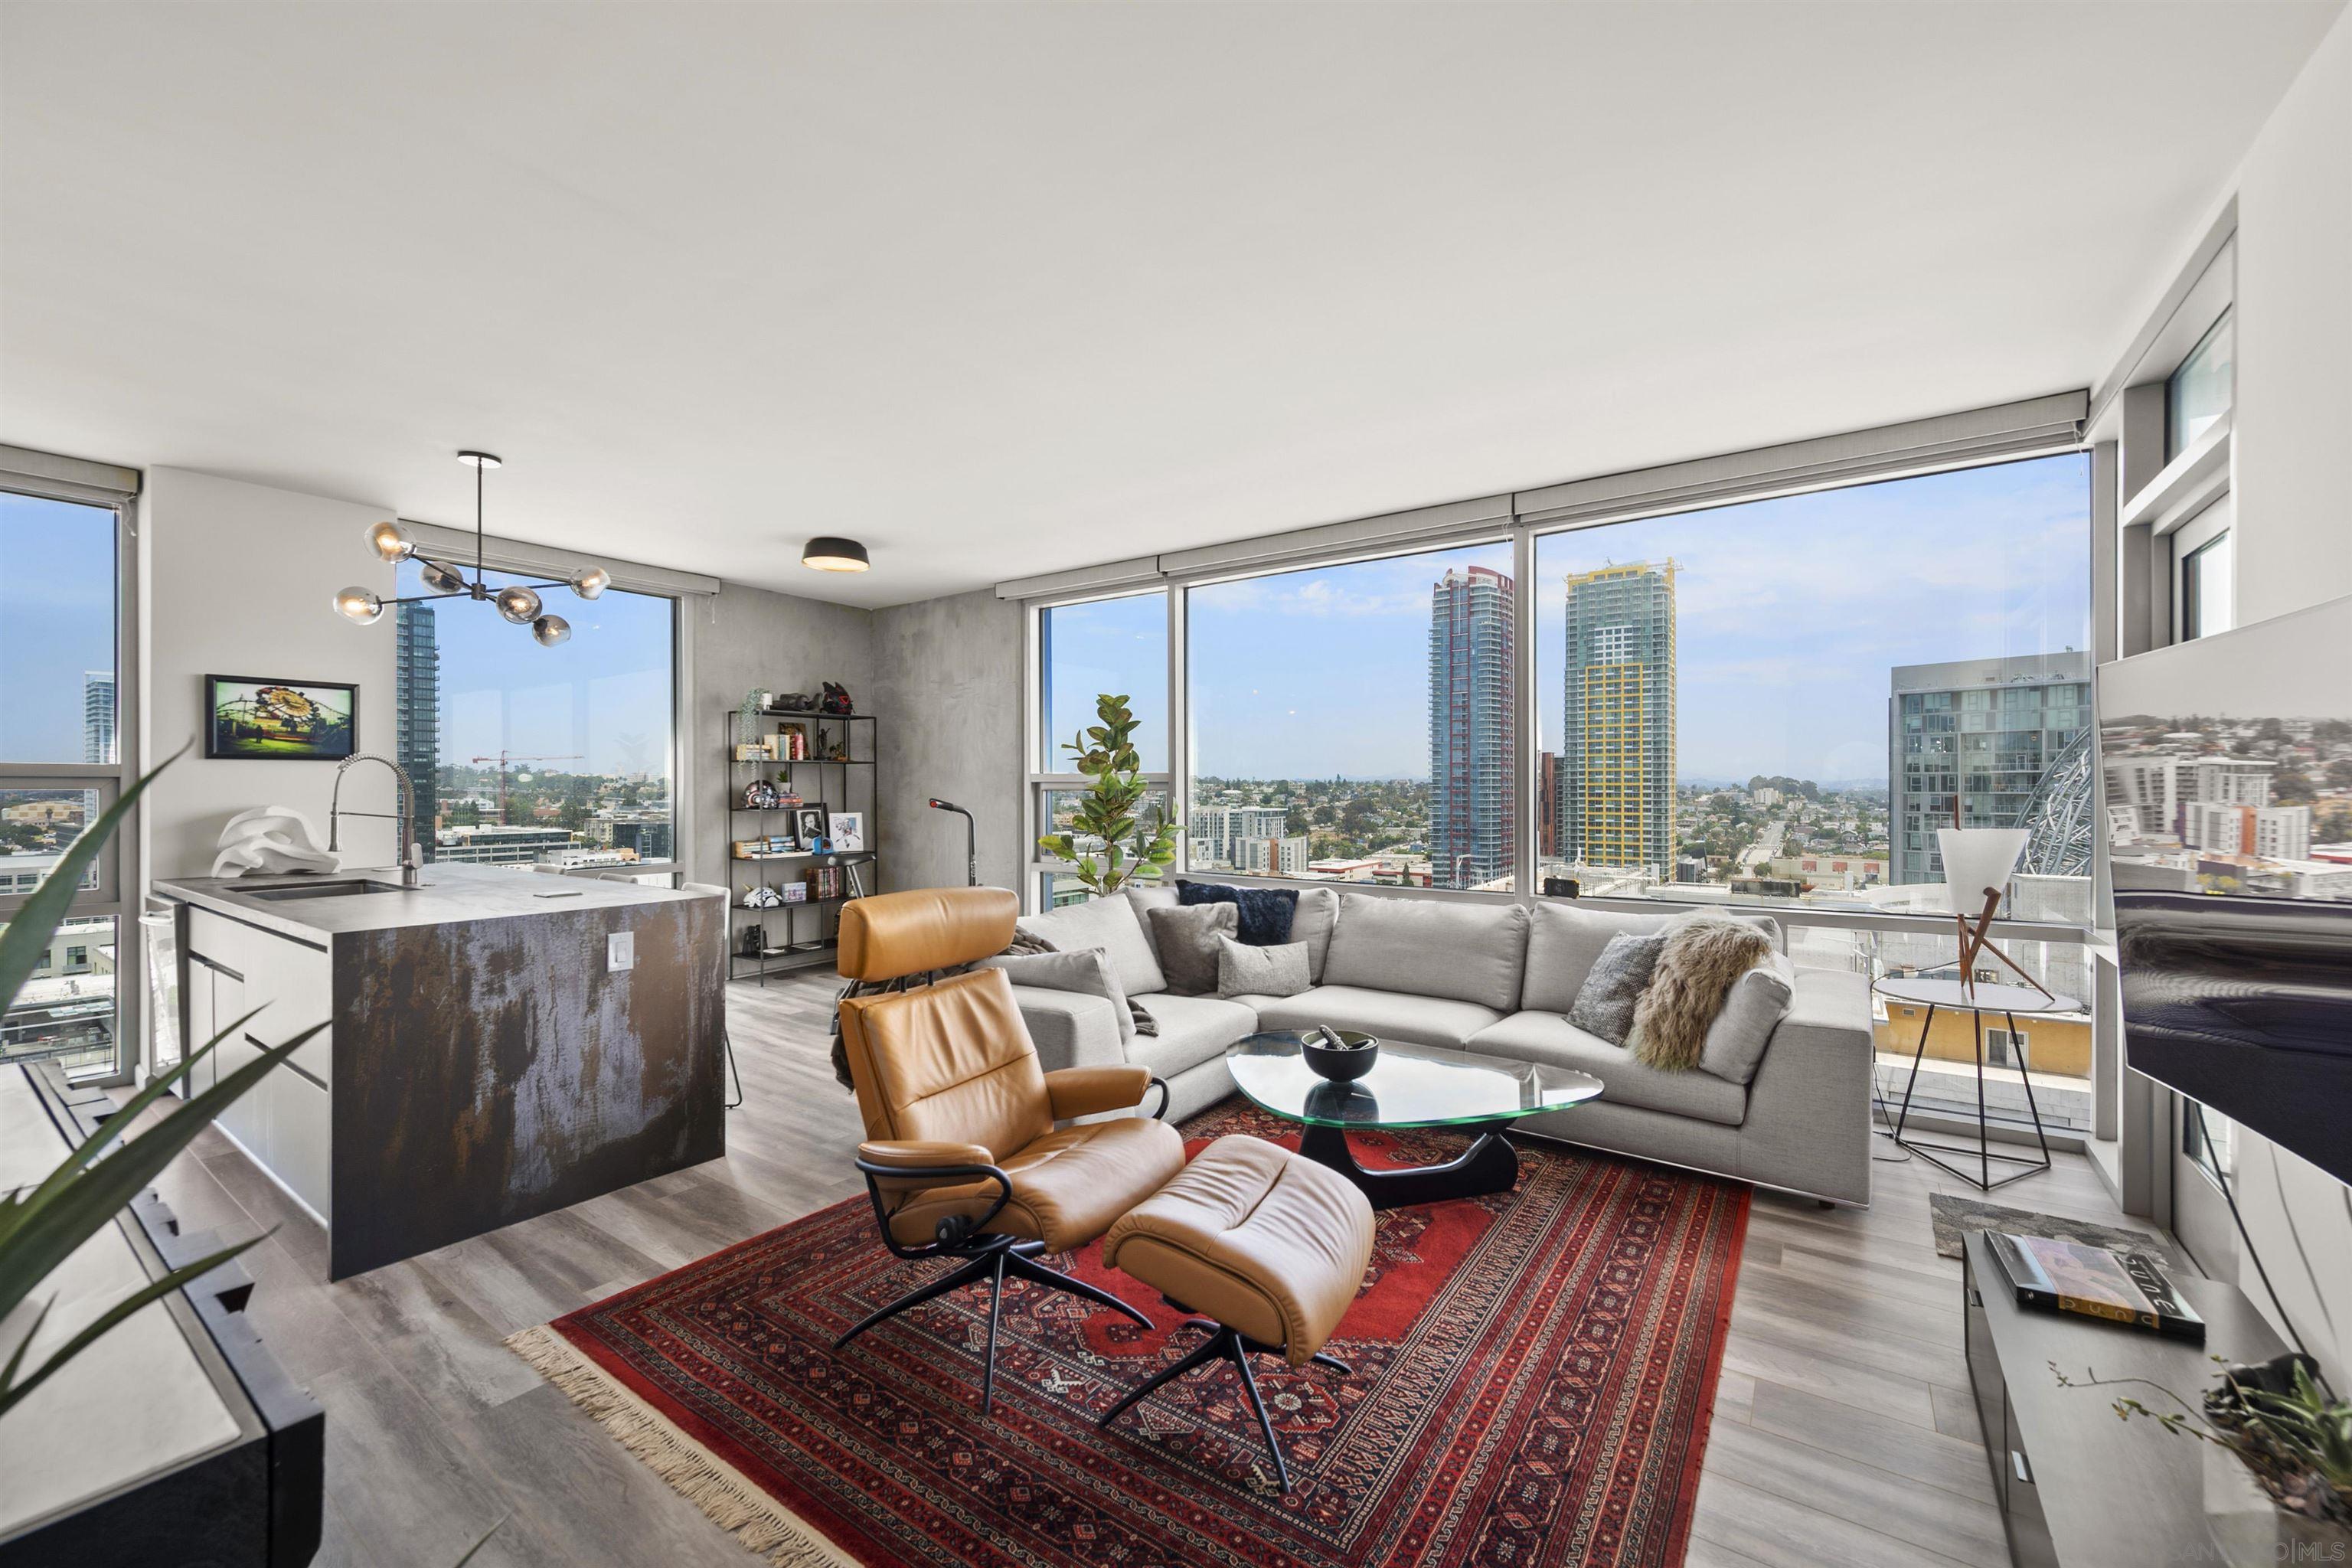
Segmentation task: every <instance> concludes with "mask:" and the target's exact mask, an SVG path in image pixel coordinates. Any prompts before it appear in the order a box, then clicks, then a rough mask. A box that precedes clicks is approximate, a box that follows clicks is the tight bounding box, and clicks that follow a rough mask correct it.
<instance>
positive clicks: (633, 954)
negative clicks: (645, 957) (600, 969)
mask: <svg viewBox="0 0 2352 1568" xmlns="http://www.w3.org/2000/svg"><path fill="white" fill-rule="evenodd" d="M636 966H637V933H636V932H635V931H614V933H613V934H612V935H610V936H608V937H606V938H605V939H604V972H605V973H608V974H618V973H620V972H621V971H622V970H624V969H635V967H636Z"/></svg>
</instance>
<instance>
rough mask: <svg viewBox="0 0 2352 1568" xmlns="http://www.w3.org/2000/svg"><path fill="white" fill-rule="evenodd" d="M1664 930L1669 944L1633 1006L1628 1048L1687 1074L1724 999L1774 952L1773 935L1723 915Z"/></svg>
mask: <svg viewBox="0 0 2352 1568" xmlns="http://www.w3.org/2000/svg"><path fill="white" fill-rule="evenodd" d="M1663 934H1664V938H1665V947H1664V950H1663V951H1661V952H1659V954H1658V965H1657V968H1656V970H1655V971H1654V973H1652V974H1651V976H1650V987H1649V989H1648V990H1646V991H1644V992H1643V993H1642V999H1641V1002H1640V1004H1639V1005H1636V1006H1635V1007H1634V1009H1633V1034H1632V1035H1631V1036H1630V1037H1628V1038H1627V1040H1626V1048H1627V1049H1628V1050H1630V1051H1632V1052H1633V1059H1634V1060H1635V1061H1638V1062H1641V1063H1643V1065H1645V1066H1648V1067H1654V1068H1658V1069H1660V1070H1661V1071H1664V1072H1685V1071H1687V1070H1689V1069H1690V1068H1695V1067H1696V1066H1698V1065H1699V1062H1700V1060H1701V1059H1702V1058H1703V1057H1704V1056H1705V1054H1706V1032H1707V1030H1708V1029H1709V1028H1711V1027H1712V1026H1714V1024H1715V1020H1716V1016H1717V1014H1719V1013H1721V1012H1722V1011H1723V1004H1724V999H1725V998H1726V997H1727V996H1729V995H1730V994H1731V988H1732V987H1733V986H1734V985H1736V984H1738V982H1739V977H1740V976H1741V975H1743V974H1745V973H1748V971H1749V970H1751V969H1753V968H1755V967H1756V965H1757V964H1759V963H1762V962H1763V961H1764V958H1765V956H1766V955H1767V954H1769V952H1771V951H1772V939H1771V938H1770V937H1769V936H1767V935H1765V934H1764V933H1763V932H1762V931H1759V930H1757V929H1756V927H1754V926H1752V925H1748V924H1747V923H1746V922H1744V921H1731V920H1722V919H1701V920H1689V921H1676V922H1675V924H1674V926H1673V927H1671V928H1670V929H1669V930H1667V931H1664V933H1663Z"/></svg>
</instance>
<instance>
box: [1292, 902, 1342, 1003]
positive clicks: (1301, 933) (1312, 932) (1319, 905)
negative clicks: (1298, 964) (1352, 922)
mask: <svg viewBox="0 0 2352 1568" xmlns="http://www.w3.org/2000/svg"><path fill="white" fill-rule="evenodd" d="M1338 924H1339V894H1337V893H1335V892H1333V891H1332V890H1331V889H1328V888H1301V889H1299V890H1298V907H1297V909H1296V910H1292V911H1291V915H1290V940H1291V941H1293V942H1305V943H1306V944H1307V977H1308V978H1309V979H1311V980H1313V981H1314V982H1315V984H1318V985H1320V984H1323V961H1324V959H1325V958H1326V957H1328V955H1329V953H1330V952H1331V931H1332V930H1333V928H1334V927H1336V926H1337V925H1338Z"/></svg>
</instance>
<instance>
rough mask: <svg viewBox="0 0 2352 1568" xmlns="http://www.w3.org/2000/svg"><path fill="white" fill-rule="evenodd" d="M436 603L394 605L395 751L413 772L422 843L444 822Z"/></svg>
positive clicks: (414, 803)
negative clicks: (442, 819)
mask: <svg viewBox="0 0 2352 1568" xmlns="http://www.w3.org/2000/svg"><path fill="white" fill-rule="evenodd" d="M435 613H436V612H435V608H434V606H433V605H394V606H393V611H392V619H393V650H392V658H393V674H394V680H393V689H394V691H395V692H396V693H397V694H398V696H397V698H396V700H395V701H394V705H393V710H392V754H393V760H394V762H397V763H399V764H400V765H401V767H402V768H403V770H404V771H405V772H406V773H407V774H408V784H409V790H410V804H411V810H410V814H409V815H410V817H411V819H412V820H413V821H414V822H415V825H416V841H417V842H418V843H420V844H424V845H427V846H432V845H434V844H435V843H436V840H435V837H434V835H435V830H436V828H438V827H439V826H440V823H441V647H440V637H439V634H438V632H437V630H436V623H435V620H434V616H435Z"/></svg>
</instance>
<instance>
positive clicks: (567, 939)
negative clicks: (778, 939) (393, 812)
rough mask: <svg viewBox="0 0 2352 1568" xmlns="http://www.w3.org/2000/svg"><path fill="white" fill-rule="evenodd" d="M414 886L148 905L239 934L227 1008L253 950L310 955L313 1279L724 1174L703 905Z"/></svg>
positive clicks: (482, 873) (716, 1020)
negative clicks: (315, 1160)
mask: <svg viewBox="0 0 2352 1568" xmlns="http://www.w3.org/2000/svg"><path fill="white" fill-rule="evenodd" d="M427 876H428V877H429V878H430V879H431V880H432V882H433V886H431V887H429V888H425V889H414V890H409V891H404V892H401V893H390V892H385V893H376V894H372V895H362V896H356V897H351V898H338V897H326V898H317V899H310V898H304V899H300V900H257V898H256V897H255V894H256V893H257V892H266V891H268V890H270V889H268V888H261V887H257V886H255V885H254V884H252V883H249V882H248V883H244V884H241V885H240V884H238V883H236V882H234V881H227V880H216V879H209V878H207V879H187V880H185V881H184V882H180V883H173V884H159V885H158V890H159V891H163V892H166V893H168V894H170V895H172V896H175V897H179V898H181V899H183V900H185V901H187V902H190V903H192V904H194V907H196V908H198V909H201V910H209V911H212V912H213V913H215V914H219V915H226V917H227V918H229V919H231V920H239V921H246V922H247V931H249V933H250V935H251V936H252V937H253V938H254V939H256V941H255V942H254V943H253V944H252V946H251V947H250V948H249V950H248V952H247V955H246V959H245V962H246V967H247V971H248V973H245V974H244V976H243V983H244V984H243V988H244V996H243V1001H244V1004H245V1005H252V1004H253V1003H255V1002H257V1001H260V1000H264V999H266V996H267V994H268V990H269V989H270V980H269V978H268V973H269V970H270V968H271V964H270V963H269V959H270V954H271V951H272V944H270V943H269V942H268V941H267V940H266V938H267V937H268V936H270V935H275V936H277V937H280V938H284V939H289V940H290V941H292V942H296V943H299V944H305V946H306V948H307V951H308V952H310V953H312V954H313V955H315V954H316V952H317V951H318V949H320V948H324V949H325V950H326V952H327V954H328V955H329V962H330V965H331V975H332V982H331V984H332V1003H331V1007H332V1029H331V1041H330V1048H331V1053H332V1069H331V1073H328V1074H313V1075H311V1076H312V1078H313V1080H314V1081H316V1080H318V1079H324V1080H325V1081H324V1083H323V1084H320V1088H322V1089H324V1090H325V1092H324V1094H323V1095H322V1096H320V1098H322V1099H324V1100H326V1101H327V1102H328V1104H327V1106H326V1108H325V1109H326V1110H327V1111H328V1115H329V1119H330V1129H331V1131H330V1137H329V1141H328V1142H329V1149H328V1151H327V1161H328V1171H327V1176H328V1186H329V1189H330V1192H331V1203H329V1204H327V1205H318V1206H322V1207H324V1209H325V1212H326V1214H327V1215H328V1216H329V1217H328V1254H329V1268H328V1274H329V1278H331V1279H343V1278H345V1277H347V1276H349V1275H352V1274H358V1273H362V1272H364V1271H365V1270H367V1269H371V1268H381V1267H382V1266H383V1265H384V1264H387V1263H393V1262H396V1261H398V1260H399V1259H401V1258H411V1257H414V1256H415V1255H416V1254H418V1253H420V1252H425V1251H429V1250H431V1249H432V1248H434V1247H443V1246H446V1245H447V1244H449V1243H451V1242H454V1241H461V1240H463V1239H465V1238H466V1237H472V1236H479V1235H481V1234H482V1233H484V1232H485V1231H490V1230H496V1229H498V1228H499V1226H507V1225H511V1224H513V1223H514V1222H516V1221H517V1220H522V1219H529V1218H530V1217H531V1216H532V1215H541V1214H546V1213H548V1212H550V1211H551V1210H554V1209H559V1208H563V1207H566V1206H568V1205H572V1204H576V1203H580V1202H582V1201H583V1200H585V1199H588V1198H592V1197H595V1196H597V1195H599V1194H604V1193H609V1192H614V1191H616V1190H618V1189H619V1188H622V1187H625V1186H629V1185H631V1184H635V1183H637V1182H643V1181H647V1180H650V1179H651V1178H653V1177H655V1176H659V1175H665V1174H667V1173H669V1172H672V1171H677V1170H680V1169H682V1168H684V1167H686V1166H688V1165H693V1164H698V1163H701V1162H703V1161H705V1160H714V1159H717V1158H719V1156H721V1155H722V1154H724V1153H725V1152H726V1110H725V1108H724V1089H723V1086H722V1082H721V1079H722V1073H723V1063H722V1060H721V1058H722V1053H723V1049H724V1047H723V1041H722V1034H721V1031H722V1027H723V1023H722V1009H723V1006H724V997H723V986H724V967H725V957H724V948H725V933H724V931H723V921H724V920H725V911H724V910H723V909H722V908H721V907H720V901H719V899H717V898H716V897H710V896H703V897H695V896H691V895H688V894H684V893H679V892H675V891H670V890H667V889H644V888H635V887H633V886H630V885H627V884H622V883H612V882H588V883H582V882H576V881H572V880H569V879H556V878H551V877H546V876H539V875H532V874H529V873H520V872H515V871H507V870H499V869H493V868H475V867H442V866H436V867H433V868H430V869H429V870H428V872H427ZM551 894H552V895H555V896H554V897H553V898H550V897H549V895H551ZM615 936H625V937H626V938H627V939H628V942H629V946H630V947H631V949H632V950H633V954H632V956H631V959H630V963H629V966H628V967H626V968H620V969H616V968H614V956H613V952H612V948H613V943H612V940H611V939H613V938H614V937H615ZM287 951H288V952H298V951H300V950H298V949H289V950H287ZM311 962H313V963H315V962H316V958H315V956H314V957H313V958H312V960H311ZM289 1021H290V1020H289ZM198 1037H199V1038H201V1036H198ZM298 1060H299V1057H298ZM248 1152H255V1154H256V1157H257V1158H259V1159H263V1160H264V1163H267V1155H268V1152H267V1150H266V1149H265V1150H249V1151H248ZM280 1180H281V1182H284V1181H286V1173H280ZM289 1186H290V1189H291V1190H295V1191H297V1192H298V1193H299V1190H300V1186H301V1184H300V1183H299V1181H296V1182H294V1183H291V1184H289Z"/></svg>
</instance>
